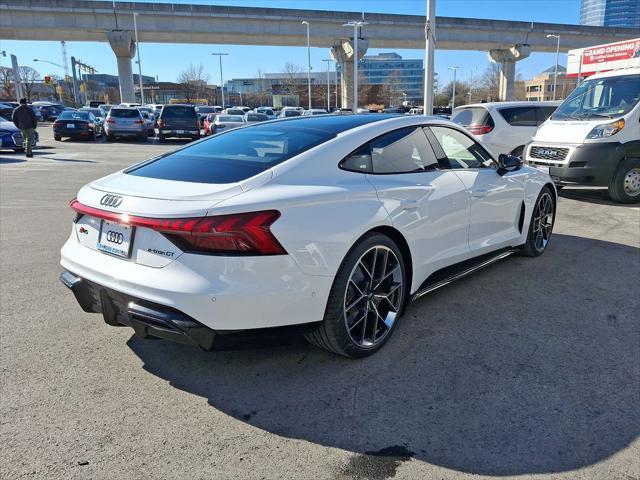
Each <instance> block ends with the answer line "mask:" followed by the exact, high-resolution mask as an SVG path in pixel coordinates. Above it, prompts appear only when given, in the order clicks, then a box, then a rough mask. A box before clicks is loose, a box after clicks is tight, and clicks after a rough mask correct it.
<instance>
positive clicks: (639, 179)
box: [609, 158, 640, 203]
mask: <svg viewBox="0 0 640 480" xmlns="http://www.w3.org/2000/svg"><path fill="white" fill-rule="evenodd" d="M609 196H610V197H611V200H613V201H614V202H617V203H637V202H640V158H626V159H624V160H622V161H621V162H620V165H618V168H617V169H616V172H615V173H614V174H613V177H612V178H611V182H610V183H609Z"/></svg>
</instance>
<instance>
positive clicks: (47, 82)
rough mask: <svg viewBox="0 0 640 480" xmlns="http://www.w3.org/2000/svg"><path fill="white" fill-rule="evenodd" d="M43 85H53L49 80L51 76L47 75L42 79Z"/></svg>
mask: <svg viewBox="0 0 640 480" xmlns="http://www.w3.org/2000/svg"><path fill="white" fill-rule="evenodd" d="M44 83H45V84H46V85H52V84H53V81H52V80H51V76H49V75H45V77H44Z"/></svg>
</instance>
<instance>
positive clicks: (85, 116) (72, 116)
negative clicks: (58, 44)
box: [58, 112, 89, 120]
mask: <svg viewBox="0 0 640 480" xmlns="http://www.w3.org/2000/svg"><path fill="white" fill-rule="evenodd" d="M58 120H89V113H87V112H62V113H61V114H60V116H59V117H58Z"/></svg>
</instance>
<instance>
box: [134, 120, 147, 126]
mask: <svg viewBox="0 0 640 480" xmlns="http://www.w3.org/2000/svg"><path fill="white" fill-rule="evenodd" d="M133 123H137V124H138V125H142V124H143V123H144V120H134V122H133Z"/></svg>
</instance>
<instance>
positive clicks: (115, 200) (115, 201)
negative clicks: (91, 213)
mask: <svg viewBox="0 0 640 480" xmlns="http://www.w3.org/2000/svg"><path fill="white" fill-rule="evenodd" d="M121 203H122V197H121V196H120V195H111V194H107V195H104V196H103V197H102V198H101V199H100V205H102V206H105V207H113V208H116V207H119V206H120V204H121Z"/></svg>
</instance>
